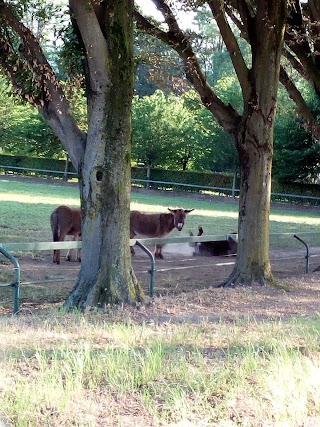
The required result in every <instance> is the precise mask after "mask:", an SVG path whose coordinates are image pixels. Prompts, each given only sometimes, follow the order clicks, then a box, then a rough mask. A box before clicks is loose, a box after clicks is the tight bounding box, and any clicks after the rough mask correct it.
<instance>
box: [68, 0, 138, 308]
mask: <svg viewBox="0 0 320 427" xmlns="http://www.w3.org/2000/svg"><path fill="white" fill-rule="evenodd" d="M78 1H79V0H78ZM84 3H85V1H83V4H84ZM103 3H104V5H103V7H102V8H101V9H99V10H98V9H96V11H95V13H94V14H93V13H92V15H91V18H92V19H95V16H98V17H99V20H100V25H101V27H102V32H103V33H104V34H107V35H108V36H107V38H106V39H104V38H102V39H101V37H100V36H101V33H100V29H99V32H98V33H97V34H94V32H93V28H92V27H91V28H90V27H89V26H88V21H86V20H85V19H84V16H83V9H82V8H81V6H79V3H78V2H74V7H73V11H74V15H75V18H76V19H77V23H78V26H79V28H80V31H81V35H82V38H83V40H84V43H85V45H86V46H87V49H88V50H89V52H88V53H89V55H88V69H89V75H88V76H87V77H88V81H89V82H90V90H89V93H88V112H89V113H88V114H89V127H88V135H87V143H86V149H85V154H84V158H83V159H82V161H81V167H80V175H81V180H80V181H81V182H80V194H81V207H82V218H83V224H82V239H83V251H82V264H81V269H80V274H79V277H78V282H77V284H76V286H75V288H74V289H73V291H72V292H71V294H70V295H69V297H68V299H67V301H66V303H65V307H66V308H67V309H70V308H73V307H80V308H85V307H86V306H93V305H98V306H104V305H105V304H109V303H110V304H113V303H119V302H126V303H130V302H133V301H136V300H138V299H139V298H140V297H141V290H140V287H139V285H138V283H137V280H136V278H135V275H134V273H133V271H132V267H131V256H130V249H129V236H130V234H129V212H130V178H131V177H130V159H131V138H132V135H131V100H132V95H133V58H132V55H133V54H132V39H133V35H132V34H133V33H132V10H133V4H132V1H128V0H120V1H113V2H110V1H109V2H103ZM97 8H98V6H97ZM89 19H90V17H89ZM92 37H93V39H94V41H95V44H94V52H92V56H90V54H91V52H90V47H92V45H91V42H92ZM91 61H93V62H94V67H93V66H92V63H91ZM90 69H91V70H92V71H91V72H90ZM99 72H100V75H99ZM97 74H98V76H97Z"/></svg>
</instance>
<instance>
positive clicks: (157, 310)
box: [0, 244, 320, 322]
mask: <svg viewBox="0 0 320 427" xmlns="http://www.w3.org/2000/svg"><path fill="white" fill-rule="evenodd" d="M150 249H151V248H150ZM163 253H164V257H165V258H164V260H157V261H156V272H155V286H154V298H152V299H149V298H148V297H147V298H146V303H145V304H142V305H141V306H140V307H138V309H132V308H125V309H124V310H126V311H128V312H130V316H133V317H136V319H137V320H138V321H147V322H168V321H170V322H184V321H189V322H201V321H202V320H208V321H217V320H220V319H222V320H226V321H230V320H235V319H239V318H247V317H254V318H257V319H280V318H281V319H287V318H290V317H306V316H308V317H309V316H314V315H316V314H317V313H319V300H320V271H314V270H315V269H316V268H317V267H319V266H320V247H311V248H310V258H309V273H306V258H305V255H306V253H305V250H304V249H298V250H288V249H287V250H280V249H277V250H272V251H271V263H272V268H273V273H274V276H275V278H276V279H277V281H278V282H279V283H281V284H282V285H283V287H281V286H279V287H270V286H266V287H259V286H257V287H251V288H247V287H246V288H228V289H224V288H218V287H217V286H218V285H219V284H220V283H221V282H223V280H224V279H226V278H227V277H228V275H229V274H230V273H231V271H232V268H233V265H234V262H235V257H233V256H227V257H223V256H222V257H202V256H194V255H193V248H191V247H190V246H189V245H188V244H172V245H167V246H166V247H164V251H163ZM19 263H20V267H21V280H22V285H21V297H20V309H21V312H22V313H26V314H27V313H35V312H37V311H39V310H40V311H43V310H46V308H48V307H49V306H50V307H51V306H52V305H56V306H60V305H61V304H62V302H63V301H64V299H65V298H66V296H67V295H68V293H69V292H70V290H71V289H72V287H73V285H74V282H75V278H76V276H77V272H78V271H79V266H80V264H79V263H78V262H77V261H72V262H67V261H66V260H65V259H62V261H61V264H60V265H55V264H53V263H52V255H51V254H50V253H41V255H40V254H37V255H36V256H34V257H31V256H23V257H20V258H19ZM133 266H134V270H135V272H136V275H137V277H138V279H139V281H140V283H141V284H142V286H143V288H144V290H145V293H146V295H148V293H149V285H150V273H149V271H150V259H149V258H148V256H147V255H146V254H145V253H144V252H142V251H141V250H140V249H139V248H137V249H136V255H135V256H134V258H133ZM3 270H6V272H7V274H10V275H11V278H12V277H13V274H12V266H11V265H10V264H9V263H8V262H7V261H2V265H1V271H2V272H3ZM8 277H9V276H8ZM8 280H10V278H8ZM11 280H12V279H11ZM1 281H2V280H1ZM1 294H2V297H1V298H0V313H2V314H10V312H11V311H12V300H13V291H12V289H11V288H2V289H1Z"/></svg>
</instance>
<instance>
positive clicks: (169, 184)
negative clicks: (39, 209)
mask: <svg viewBox="0 0 320 427" xmlns="http://www.w3.org/2000/svg"><path fill="white" fill-rule="evenodd" d="M0 170H2V171H5V173H8V172H9V173H10V172H11V173H18V172H21V173H23V172H29V175H30V174H31V175H32V174H34V175H36V174H44V175H45V174H48V175H51V176H61V177H62V178H63V179H65V180H67V179H69V178H77V177H78V174H77V173H76V172H67V171H56V170H48V169H35V168H24V167H18V166H7V165H0ZM131 183H132V185H133V186H140V187H143V188H146V189H148V188H150V186H152V187H153V188H156V189H162V190H167V191H172V190H177V191H189V192H197V193H200V194H206V193H208V194H210V193H211V194H218V195H222V196H228V197H232V198H237V197H238V196H239V192H240V190H239V188H236V187H235V180H233V184H232V186H231V187H214V186H206V185H198V184H189V183H181V182H173V181H156V180H151V179H136V178H134V179H132V180H131ZM271 200H272V201H281V202H288V203H298V204H309V205H315V206H318V205H320V197H316V196H309V195H304V194H288V193H274V192H272V193H271Z"/></svg>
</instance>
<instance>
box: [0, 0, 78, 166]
mask: <svg viewBox="0 0 320 427" xmlns="http://www.w3.org/2000/svg"><path fill="white" fill-rule="evenodd" d="M0 19H1V21H2V25H1V29H2V34H0V39H1V40H0V55H1V64H2V66H3V68H4V69H5V70H6V72H7V74H8V75H9V77H10V79H11V81H12V83H13V85H14V87H15V88H16V90H17V93H18V94H19V95H20V96H22V97H23V98H24V99H26V100H28V101H29V102H30V103H31V104H33V105H35V106H37V108H38V109H39V110H40V112H41V113H42V115H43V117H44V118H45V119H46V120H47V122H48V123H49V125H50V126H51V127H52V129H53V130H54V131H55V132H56V134H57V136H58V137H59V139H60V141H61V142H62V144H63V145H64V147H65V148H66V149H67V151H68V152H69V155H70V159H71V161H72V163H73V165H74V166H75V168H76V169H77V168H78V165H79V161H80V158H81V155H82V152H83V149H84V146H85V140H86V137H85V134H84V132H82V131H81V130H80V129H79V127H78V125H77V123H76V121H75V119H74V117H73V116H72V113H71V111H70V106H69V102H68V100H67V99H66V97H65V95H64V91H63V89H62V87H61V85H60V82H59V80H58V79H57V77H56V75H55V73H54V71H53V70H52V68H51V66H50V64H49V63H48V61H47V59H46V57H45V55H44V54H43V51H42V49H41V47H40V44H39V42H38V40H37V39H36V38H35V37H34V35H33V34H32V32H31V31H30V30H29V29H28V28H27V27H26V26H24V25H23V24H22V23H21V22H20V21H19V20H18V19H17V18H16V17H15V15H14V13H13V11H12V8H11V7H10V6H9V5H7V4H5V3H4V1H3V0H0ZM7 26H9V27H10V28H11V29H12V30H13V32H14V33H15V34H16V35H17V36H18V37H19V39H20V41H21V44H20V47H19V50H18V51H16V50H15V49H14V48H13V44H11V43H9V42H10V40H9V39H8V37H5V36H4V31H5V28H6V27H7ZM23 60H24V61H23ZM18 67H21V68H20V69H19V70H18ZM28 69H29V70H30V72H31V73H32V76H30V78H29V80H28V83H29V84H30V83H32V82H33V85H35V86H38V93H34V90H33V89H34V88H33V86H32V85H31V90H28V88H27V87H26V85H25V84H24V82H23V80H22V79H21V80H19V73H18V72H21V73H22V72H24V71H26V70H28ZM61 111H65V112H66V113H65V114H61Z"/></svg>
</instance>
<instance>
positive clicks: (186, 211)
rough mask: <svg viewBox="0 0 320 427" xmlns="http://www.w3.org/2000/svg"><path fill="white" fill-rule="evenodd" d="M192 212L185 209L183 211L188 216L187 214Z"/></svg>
mask: <svg viewBox="0 0 320 427" xmlns="http://www.w3.org/2000/svg"><path fill="white" fill-rule="evenodd" d="M192 211H194V209H185V210H184V213H185V214H188V213H190V212H192Z"/></svg>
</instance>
